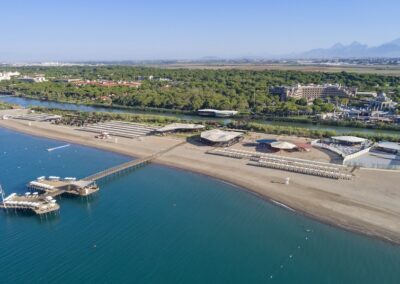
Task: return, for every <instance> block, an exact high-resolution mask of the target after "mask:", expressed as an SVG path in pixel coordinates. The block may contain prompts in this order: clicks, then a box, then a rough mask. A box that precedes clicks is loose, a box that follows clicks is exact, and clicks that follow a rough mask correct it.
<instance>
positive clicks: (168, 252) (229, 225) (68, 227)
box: [0, 129, 400, 283]
mask: <svg viewBox="0 0 400 284" xmlns="http://www.w3.org/2000/svg"><path fill="white" fill-rule="evenodd" d="M63 144H65V143H64V142H59V141H54V140H48V139H42V138H36V137H31V136H27V135H24V134H19V133H15V132H12V131H9V130H3V129H0V157H1V164H0V183H1V184H2V185H3V188H4V189H5V190H6V191H7V193H11V192H19V193H23V192H25V191H26V189H25V184H26V183H27V182H29V181H30V180H32V179H34V178H36V177H37V176H41V175H47V176H48V175H58V176H62V177H63V176H77V177H83V176H87V175H89V174H92V173H94V172H96V171H99V170H102V169H105V168H107V167H110V166H113V165H117V164H119V163H122V162H125V161H127V160H129V158H127V157H125V156H121V155H117V154H113V153H109V152H104V151H100V150H97V149H91V148H87V147H83V146H78V145H71V146H70V147H67V148H63V149H59V150H55V151H52V152H48V151H46V149H47V148H51V147H56V146H60V145H63ZM100 186H101V191H100V193H99V194H98V195H97V196H95V197H94V198H91V199H90V200H86V199H79V198H78V199H74V198H65V197H63V198H62V199H60V200H58V202H59V204H60V205H61V210H60V214H59V215H58V216H53V217H48V218H47V219H45V218H42V219H41V218H39V217H36V216H27V215H21V214H19V215H15V214H11V213H9V214H5V213H4V212H0V236H1V243H0V252H1V253H0V267H1V271H2V275H1V283H38V282H43V283H81V282H85V283H400V247H399V246H394V245H391V244H388V243H385V242H382V241H379V240H374V239H370V238H367V237H364V236H360V235H357V234H353V233H350V232H347V231H343V230H340V229H336V228H333V227H331V226H327V225H324V224H321V223H319V222H316V221H313V220H310V219H307V218H305V217H303V216H300V215H297V214H295V213H293V212H291V211H288V210H285V209H282V208H280V207H278V206H276V205H273V204H270V203H268V202H265V201H264V200H261V199H259V198H257V197H256V196H254V195H252V194H250V193H248V192H245V191H243V190H241V189H239V188H237V187H234V186H232V185H229V184H227V183H223V182H220V181H218V180H214V179H210V178H207V177H204V176H201V175H197V174H193V173H189V172H185V171H179V170H175V169H171V168H167V167H162V166H158V165H149V166H146V167H144V168H141V169H139V170H136V171H133V172H131V173H129V174H127V175H123V176H120V177H118V178H116V179H113V180H108V181H106V182H103V183H100ZM271 276H272V278H271Z"/></svg>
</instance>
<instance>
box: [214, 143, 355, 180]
mask: <svg viewBox="0 0 400 284" xmlns="http://www.w3.org/2000/svg"><path fill="white" fill-rule="evenodd" d="M208 153H209V154H213V155H220V156H225V157H230V158H235V159H249V160H250V162H249V163H248V165H252V166H260V167H267V168H273V169H279V170H284V171H290V172H296V173H301V174H309V175H314V176H320V177H326V178H333V179H351V178H352V175H351V174H349V173H348V171H347V170H348V168H347V167H346V166H343V165H337V164H330V163H324V162H316V161H311V160H304V159H298V158H291V157H282V156H278V155H274V154H266V153H259V152H251V151H244V150H237V149H228V148H224V149H214V150H212V151H209V152H208Z"/></svg>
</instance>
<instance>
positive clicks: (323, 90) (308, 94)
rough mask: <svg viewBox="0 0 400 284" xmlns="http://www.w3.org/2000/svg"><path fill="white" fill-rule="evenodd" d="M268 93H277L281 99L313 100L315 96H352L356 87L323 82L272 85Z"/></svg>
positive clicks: (355, 91)
mask: <svg viewBox="0 0 400 284" xmlns="http://www.w3.org/2000/svg"><path fill="white" fill-rule="evenodd" d="M270 93H272V94H279V96H280V99H281V100H282V101H286V100H287V99H288V98H295V99H301V98H305V99H307V101H313V100H315V99H316V98H325V97H335V96H339V97H352V96H355V95H356V93H357V88H349V87H345V86H342V85H339V84H325V85H314V84H310V85H304V86H303V85H300V84H298V85H296V86H280V87H272V88H271V89H270Z"/></svg>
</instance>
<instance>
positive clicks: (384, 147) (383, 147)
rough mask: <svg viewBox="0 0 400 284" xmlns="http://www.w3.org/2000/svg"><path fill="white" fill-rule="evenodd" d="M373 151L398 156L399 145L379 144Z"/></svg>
mask: <svg viewBox="0 0 400 284" xmlns="http://www.w3.org/2000/svg"><path fill="white" fill-rule="evenodd" d="M374 149H375V150H379V151H382V152H386V153H390V154H394V155H400V144H398V143H394V142H386V141H382V142H379V143H378V144H376V146H375V147H374Z"/></svg>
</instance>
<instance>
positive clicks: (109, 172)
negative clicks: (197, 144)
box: [82, 141, 186, 181]
mask: <svg viewBox="0 0 400 284" xmlns="http://www.w3.org/2000/svg"><path fill="white" fill-rule="evenodd" d="M185 143H186V141H183V142H180V143H178V144H175V145H174V146H172V147H169V148H167V149H164V150H162V151H160V152H157V153H155V154H152V155H150V156H147V157H144V158H141V159H136V160H132V161H129V162H126V163H123V164H121V165H118V166H115V167H112V168H109V169H106V170H103V171H101V172H98V173H95V174H93V175H90V176H88V177H85V178H83V179H82V180H85V181H98V180H100V179H103V178H106V177H111V176H114V175H117V174H121V173H124V172H127V171H130V170H133V169H137V168H140V167H143V166H145V165H147V164H150V163H151V162H152V161H153V160H155V159H157V158H158V157H160V156H161V155H163V154H165V153H167V152H169V151H171V150H173V149H175V148H177V147H179V146H181V145H183V144H185Z"/></svg>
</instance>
